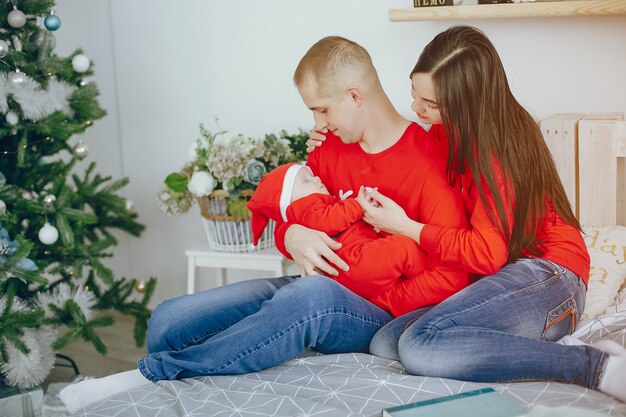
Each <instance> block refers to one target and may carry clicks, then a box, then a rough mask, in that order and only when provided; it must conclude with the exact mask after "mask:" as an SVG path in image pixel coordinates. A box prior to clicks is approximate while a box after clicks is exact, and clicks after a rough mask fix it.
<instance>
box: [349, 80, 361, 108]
mask: <svg viewBox="0 0 626 417" xmlns="http://www.w3.org/2000/svg"><path fill="white" fill-rule="evenodd" d="M346 94H348V96H349V97H350V99H351V100H352V101H354V102H355V103H356V104H358V105H360V104H361V103H362V102H363V98H364V95H363V91H361V87H360V86H359V85H350V86H348V88H346Z"/></svg>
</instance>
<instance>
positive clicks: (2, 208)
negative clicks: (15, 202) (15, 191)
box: [0, 200, 7, 216]
mask: <svg viewBox="0 0 626 417" xmlns="http://www.w3.org/2000/svg"><path fill="white" fill-rule="evenodd" d="M6 212H7V203H5V202H4V201H3V200H0V216H2V215H3V214H4V213H6Z"/></svg>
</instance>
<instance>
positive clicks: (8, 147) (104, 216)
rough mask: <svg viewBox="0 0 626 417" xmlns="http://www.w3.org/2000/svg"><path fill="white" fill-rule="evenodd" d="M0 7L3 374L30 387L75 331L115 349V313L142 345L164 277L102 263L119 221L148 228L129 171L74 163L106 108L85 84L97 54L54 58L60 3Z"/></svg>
mask: <svg viewBox="0 0 626 417" xmlns="http://www.w3.org/2000/svg"><path fill="white" fill-rule="evenodd" d="M0 6H1V8H0V374H1V375H0V380H1V379H4V381H5V383H6V384H8V385H11V386H19V387H24V388H25V387H31V386H34V385H37V384H39V383H41V382H42V381H43V380H44V379H45V378H46V376H47V375H48V374H49V372H50V370H51V369H52V367H53V366H54V362H55V354H56V352H58V351H59V350H60V349H62V348H63V347H64V346H65V345H67V344H68V343H70V342H72V341H74V340H76V339H79V338H82V339H84V340H87V341H90V342H91V343H92V344H93V346H94V347H95V349H96V350H97V351H98V352H100V353H102V354H105V353H106V347H105V346H104V344H103V342H102V341H101V340H100V338H99V337H98V335H97V334H96V330H97V328H98V327H101V326H108V325H111V324H112V323H113V318H112V317H111V316H107V315H106V312H104V311H106V310H117V311H119V312H121V313H123V314H127V315H132V316H134V317H135V318H136V325H135V340H136V342H137V344H138V345H141V344H143V341H144V340H145V332H146V322H147V318H148V317H149V315H150V310H149V309H148V307H147V304H148V301H149V299H150V297H151V295H152V293H153V291H154V287H155V284H156V280H155V279H154V278H150V279H149V280H147V281H138V280H136V279H126V278H121V279H115V277H114V276H113V272H112V271H111V270H110V269H109V268H108V267H106V266H105V265H104V264H103V263H102V260H103V258H106V257H110V256H111V253H110V250H111V249H112V248H113V247H114V246H115V245H117V243H118V242H117V240H116V238H115V236H114V235H113V234H112V230H114V229H117V230H121V231H124V232H127V233H130V234H131V235H133V236H139V235H140V234H141V232H142V230H143V228H144V226H143V225H141V224H140V223H138V222H137V221H136V218H137V214H136V213H135V212H134V211H133V210H132V204H131V203H130V201H129V200H126V199H125V198H124V197H122V196H120V195H118V194H117V193H118V192H119V191H120V190H121V189H122V188H123V187H124V186H125V185H126V184H127V183H128V180H127V179H120V180H113V179H111V178H110V177H102V176H100V175H98V174H97V173H96V172H95V164H94V163H91V164H90V165H89V166H88V168H87V169H86V170H84V172H80V173H79V172H76V171H79V169H78V168H77V167H76V163H77V161H79V160H82V159H84V158H86V157H87V156H88V153H89V149H88V147H87V146H86V144H84V143H81V142H80V141H76V140H74V139H72V136H74V135H76V134H80V133H82V132H84V131H85V130H86V129H87V128H89V127H90V126H91V125H92V124H93V123H94V121H96V120H98V119H100V118H102V117H104V116H105V114H106V112H105V111H104V110H103V109H102V108H100V106H99V104H98V101H97V97H98V89H97V87H96V85H95V84H94V83H91V82H87V81H85V78H86V77H88V76H89V75H92V70H93V65H92V63H91V62H90V60H89V58H87V57H86V56H85V55H84V54H83V52H82V51H81V50H77V51H75V52H74V53H73V54H72V55H71V56H68V57H59V56H57V55H55V53H54V46H55V37H54V31H55V30H57V29H59V27H60V26H61V19H60V17H59V16H58V15H56V14H54V11H53V10H52V8H53V6H54V1H51V0H11V1H7V0H0ZM136 289H138V290H141V292H143V295H140V294H137V292H136V291H135V290H136Z"/></svg>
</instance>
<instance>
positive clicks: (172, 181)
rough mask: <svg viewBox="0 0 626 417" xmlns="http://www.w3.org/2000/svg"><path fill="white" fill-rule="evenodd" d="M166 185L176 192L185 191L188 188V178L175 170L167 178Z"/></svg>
mask: <svg viewBox="0 0 626 417" xmlns="http://www.w3.org/2000/svg"><path fill="white" fill-rule="evenodd" d="M165 185H167V188H169V189H170V190H172V191H174V192H176V193H183V192H185V190H186V189H187V178H185V176H184V175H181V174H179V173H178V172H173V173H171V174H170V175H168V176H167V178H165Z"/></svg>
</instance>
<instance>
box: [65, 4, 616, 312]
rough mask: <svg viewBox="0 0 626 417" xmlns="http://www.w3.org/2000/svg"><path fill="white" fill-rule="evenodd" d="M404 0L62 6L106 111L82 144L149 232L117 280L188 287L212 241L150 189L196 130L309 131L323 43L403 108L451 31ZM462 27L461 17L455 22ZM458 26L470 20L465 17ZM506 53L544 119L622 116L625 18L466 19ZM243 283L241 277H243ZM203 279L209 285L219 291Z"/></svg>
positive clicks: (126, 254) (166, 289)
mask: <svg viewBox="0 0 626 417" xmlns="http://www.w3.org/2000/svg"><path fill="white" fill-rule="evenodd" d="M411 4H412V3H411V2H410V0H402V1H400V0H387V1H380V0H343V1H337V0H317V1H301V0H266V1H262V2H259V1H251V0H248V1H246V0H228V1H226V0H211V1H207V0H186V1H181V2H172V1H164V0H132V1H122V0H90V1H84V0H58V4H57V7H56V10H57V13H58V14H59V16H60V17H61V19H62V21H63V24H62V27H61V29H60V30H59V31H57V32H56V36H57V48H56V51H57V52H58V53H59V54H62V55H66V54H69V53H70V52H71V51H72V50H73V49H74V48H76V47H82V48H83V49H84V50H85V53H86V55H87V56H89V57H90V58H91V59H92V60H93V61H94V62H95V65H96V74H95V76H94V77H93V78H94V80H95V81H96V82H97V83H98V85H99V86H100V88H101V91H102V97H101V99H102V100H101V103H102V105H103V107H105V108H106V109H107V110H108V112H109V115H108V116H107V117H106V118H105V119H103V120H101V121H98V122H97V123H96V124H95V126H94V127H93V128H92V129H90V130H89V131H88V133H86V134H85V135H84V140H85V141H86V142H87V143H88V145H89V146H90V148H91V155H90V158H88V159H89V160H95V161H96V162H97V163H98V166H99V172H102V173H107V174H112V175H114V176H116V177H120V176H129V177H130V179H131V184H130V185H129V186H128V187H127V189H126V190H125V193H126V196H127V197H128V198H129V199H131V200H132V201H133V202H134V203H135V208H136V210H137V211H138V213H139V215H140V221H142V222H143V223H144V224H145V225H146V226H147V230H146V232H145V233H144V234H143V236H142V237H141V238H140V239H135V238H126V237H123V239H122V240H121V243H120V245H119V247H118V248H117V250H116V254H115V258H114V260H113V261H112V262H111V263H110V264H111V265H112V266H113V268H114V270H115V271H116V273H117V274H119V275H124V276H134V277H138V278H147V277H149V276H151V275H154V276H157V277H158V278H159V284H158V288H157V292H156V295H155V297H154V299H153V303H152V304H153V305H156V304H157V303H158V302H160V301H162V300H163V299H166V298H169V297H172V296H175V295H179V294H182V293H184V291H185V276H186V263H185V262H186V261H185V258H184V254H183V253H184V250H185V249H186V248H187V247H189V246H192V245H195V244H198V243H202V242H204V241H205V236H204V234H203V231H202V228H201V222H200V216H199V213H198V210H197V208H194V209H193V210H192V212H190V213H189V214H187V215H185V216H182V217H169V216H167V215H165V214H164V213H162V212H161V210H160V208H159V207H158V204H157V201H156V197H155V194H156V192H157V191H158V190H159V189H160V188H162V180H163V178H164V177H165V176H166V175H167V174H168V173H170V172H172V171H176V170H178V169H179V168H180V167H181V166H182V164H183V163H184V161H185V158H186V153H187V149H188V148H189V146H190V144H191V142H192V141H193V140H194V139H195V138H196V137H197V136H198V124H199V123H200V122H204V123H205V124H206V125H207V126H208V127H209V128H216V126H215V124H214V122H213V119H214V118H215V117H218V118H219V123H220V127H221V128H222V129H229V130H236V131H240V132H243V133H246V134H249V135H259V136H260V135H262V134H264V133H269V132H278V131H279V130H280V129H287V130H288V131H296V130H297V129H298V128H299V127H302V128H307V129H308V128H310V126H311V125H312V117H311V115H310V114H309V112H308V110H307V109H306V108H305V107H304V105H303V104H302V103H301V101H300V98H299V96H298V94H297V91H296V89H295V88H294V86H293V84H292V81H291V77H292V74H293V70H294V69H295V66H296V64H297V62H298V60H299V59H300V57H301V56H302V55H303V54H304V53H305V52H306V50H307V49H308V48H309V46H311V45H312V44H313V43H314V42H315V41H317V40H318V39H319V38H321V37H323V36H327V35H342V36H345V37H348V38H350V39H352V40H355V41H357V42H359V43H360V44H362V45H363V46H365V47H366V48H367V49H368V50H369V51H370V53H371V55H372V57H373V59H374V63H375V65H376V66H377V68H378V70H379V74H380V78H381V80H382V82H383V85H384V86H385V88H386V89H387V92H388V93H389V96H390V98H391V99H392V101H393V102H394V103H395V104H396V106H397V107H398V109H399V110H400V112H401V113H403V114H405V115H406V116H407V117H409V118H411V119H414V117H413V115H411V113H410V108H409V106H410V94H409V81H408V74H409V72H410V70H411V68H412V66H413V64H414V63H415V60H416V59H417V56H418V54H419V52H420V51H421V49H422V48H423V46H424V45H425V44H426V43H428V41H430V40H431V39H432V37H433V36H434V35H435V34H437V33H438V32H440V31H442V30H444V29H445V28H447V27H448V26H450V25H451V24H453V23H455V22H408V23H392V22H390V21H389V19H388V16H387V11H388V9H389V8H395V7H410V6H411ZM456 23H459V22H456ZM461 23H463V22H461ZM464 23H466V24H471V25H474V26H477V27H479V28H481V29H482V30H484V31H485V32H486V33H487V35H488V36H489V37H490V38H491V40H492V41H493V43H494V44H495V45H496V47H497V48H498V50H499V52H500V54H501V57H502V60H503V62H504V64H505V66H506V69H507V73H508V76H509V80H510V83H511V87H512V89H513V92H514V94H515V95H516V97H517V98H518V100H519V101H520V102H521V103H522V104H523V105H524V106H526V108H527V109H528V110H529V111H530V112H531V113H532V114H533V115H534V116H535V117H536V118H537V119H541V118H544V117H547V116H549V115H551V114H553V113H560V112H583V113H588V112H605V111H619V112H626V77H624V73H625V71H626V46H625V45H626V24H625V23H626V18H625V17H623V16H603V17H567V18H542V19H506V20H472V21H466V22H464ZM241 276H243V275H241ZM211 280H212V277H211V276H209V275H205V276H204V277H203V283H202V284H201V285H203V286H208V285H210V284H211Z"/></svg>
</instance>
